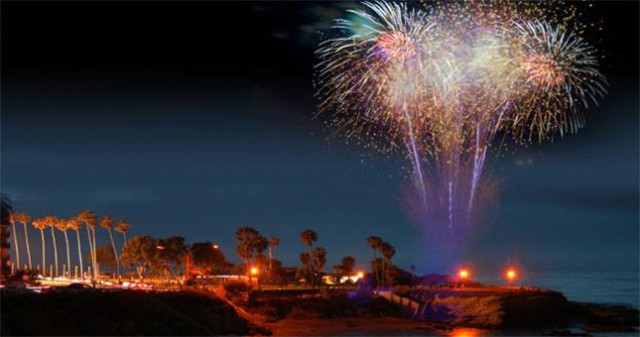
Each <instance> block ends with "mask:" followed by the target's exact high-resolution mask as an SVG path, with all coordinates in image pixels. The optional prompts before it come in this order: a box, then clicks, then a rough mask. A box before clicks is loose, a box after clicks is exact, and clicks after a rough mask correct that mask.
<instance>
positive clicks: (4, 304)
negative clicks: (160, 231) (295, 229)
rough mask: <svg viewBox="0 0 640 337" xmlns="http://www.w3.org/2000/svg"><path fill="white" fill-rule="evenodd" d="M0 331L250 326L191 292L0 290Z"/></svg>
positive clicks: (180, 332)
mask: <svg viewBox="0 0 640 337" xmlns="http://www.w3.org/2000/svg"><path fill="white" fill-rule="evenodd" d="M1 296H2V297H1V299H0V300H1V301H0V305H1V315H0V316H1V317H0V318H1V322H0V335H2V336H134V335H145V336H215V335H228V334H232V335H241V334H246V333H248V332H249V328H248V324H247V321H246V320H244V319H242V318H240V317H239V316H238V314H237V313H236V311H235V310H234V309H233V307H231V306H230V305H228V304H227V303H225V302H224V301H222V300H220V299H216V298H211V297H208V296H203V295H199V294H195V293H190V292H181V293H177V292H176V293H172V292H150V293H146V292H136V291H118V292H100V291H95V292H94V291H83V292H74V293H50V294H33V293H12V292H3V293H2V295H1Z"/></svg>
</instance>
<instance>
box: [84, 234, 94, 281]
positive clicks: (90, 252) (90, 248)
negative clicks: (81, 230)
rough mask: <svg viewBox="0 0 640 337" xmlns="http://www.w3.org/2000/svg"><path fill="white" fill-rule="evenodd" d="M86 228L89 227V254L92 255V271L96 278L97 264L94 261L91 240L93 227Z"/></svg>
mask: <svg viewBox="0 0 640 337" xmlns="http://www.w3.org/2000/svg"><path fill="white" fill-rule="evenodd" d="M85 228H86V229H87V239H88V240H89V255H90V256H91V259H90V260H91V261H90V262H91V271H92V273H93V275H92V277H93V278H95V275H96V266H95V264H94V263H93V241H91V229H89V226H86V227H85Z"/></svg>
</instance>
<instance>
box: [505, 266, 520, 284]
mask: <svg viewBox="0 0 640 337" xmlns="http://www.w3.org/2000/svg"><path fill="white" fill-rule="evenodd" d="M505 276H506V277H507V280H508V281H509V283H513V281H515V279H516V277H517V276H518V274H517V273H516V270H515V269H513V268H509V269H507V271H506V272H505Z"/></svg>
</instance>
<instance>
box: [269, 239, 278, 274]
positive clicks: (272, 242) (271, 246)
mask: <svg viewBox="0 0 640 337" xmlns="http://www.w3.org/2000/svg"><path fill="white" fill-rule="evenodd" d="M279 245H280V238H278V237H275V236H272V237H270V238H269V272H271V267H272V263H271V261H272V260H273V250H274V249H275V248H276V247H278V246H279Z"/></svg>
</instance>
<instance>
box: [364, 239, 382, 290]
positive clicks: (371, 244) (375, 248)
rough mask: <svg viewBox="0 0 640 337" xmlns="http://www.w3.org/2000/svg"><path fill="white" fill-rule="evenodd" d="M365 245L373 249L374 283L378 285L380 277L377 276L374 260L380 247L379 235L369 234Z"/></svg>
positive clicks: (376, 258)
mask: <svg viewBox="0 0 640 337" xmlns="http://www.w3.org/2000/svg"><path fill="white" fill-rule="evenodd" d="M367 245H368V246H369V247H370V248H371V250H373V264H372V267H373V275H374V276H375V279H376V284H378V285H379V284H380V277H379V276H378V274H379V273H378V268H377V264H376V261H377V260H378V254H377V251H378V250H380V248H381V247H382V238H380V237H379V236H370V237H368V238H367Z"/></svg>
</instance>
